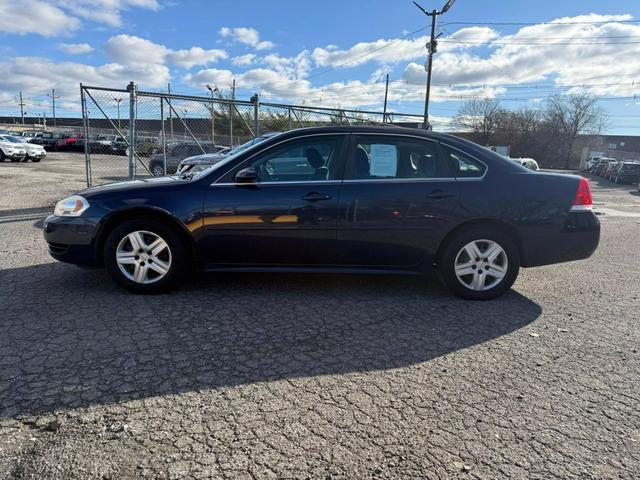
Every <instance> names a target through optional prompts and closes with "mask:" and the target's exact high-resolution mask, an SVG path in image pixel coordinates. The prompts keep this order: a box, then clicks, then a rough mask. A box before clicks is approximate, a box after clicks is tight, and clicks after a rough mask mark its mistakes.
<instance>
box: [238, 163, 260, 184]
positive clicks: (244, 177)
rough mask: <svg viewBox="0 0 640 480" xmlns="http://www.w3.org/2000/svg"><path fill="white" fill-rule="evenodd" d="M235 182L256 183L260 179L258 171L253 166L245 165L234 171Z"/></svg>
mask: <svg viewBox="0 0 640 480" xmlns="http://www.w3.org/2000/svg"><path fill="white" fill-rule="evenodd" d="M235 180H236V183H257V182H259V181H260V178H259V177H258V172H257V171H256V169H255V168H253V167H247V168H243V169H242V170H240V171H239V172H238V173H236V178H235Z"/></svg>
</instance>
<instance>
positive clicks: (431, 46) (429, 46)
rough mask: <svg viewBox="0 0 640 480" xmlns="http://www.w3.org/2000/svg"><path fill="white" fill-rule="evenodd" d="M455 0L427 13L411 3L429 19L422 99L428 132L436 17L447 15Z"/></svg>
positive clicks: (435, 45) (436, 42)
mask: <svg viewBox="0 0 640 480" xmlns="http://www.w3.org/2000/svg"><path fill="white" fill-rule="evenodd" d="M455 1H456V0H449V1H448V2H447V3H446V4H445V6H444V7H442V10H440V11H438V10H436V9H433V10H432V11H430V12H429V11H427V10H425V9H424V8H422V7H421V6H420V5H418V4H417V3H416V2H413V3H414V5H415V6H416V7H418V8H419V9H420V11H422V13H424V14H425V15H427V16H429V17H431V40H430V41H429V43H427V50H428V51H429V58H428V60H427V65H426V68H427V92H426V95H425V99H424V129H425V130H429V129H430V128H431V126H430V125H429V95H430V94H431V70H432V67H433V54H434V53H436V51H437V49H438V41H437V37H436V17H437V16H438V15H442V14H444V13H447V11H448V10H449V9H450V8H451V7H452V6H453V4H454V3H455Z"/></svg>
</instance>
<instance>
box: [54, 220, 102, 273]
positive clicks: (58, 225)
mask: <svg viewBox="0 0 640 480" xmlns="http://www.w3.org/2000/svg"><path fill="white" fill-rule="evenodd" d="M97 231H98V222H97V220H96V219H92V218H83V217H75V218H74V217H56V216H55V215H50V216H48V217H47V218H46V219H45V221H44V228H43V234H44V239H45V240H46V241H47V244H48V246H49V254H50V255H51V256H52V257H53V258H55V259H56V260H59V261H61V262H66V263H75V264H77V265H99V264H100V261H99V259H98V256H97V255H96V241H95V240H96V234H97Z"/></svg>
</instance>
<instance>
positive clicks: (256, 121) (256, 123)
mask: <svg viewBox="0 0 640 480" xmlns="http://www.w3.org/2000/svg"><path fill="white" fill-rule="evenodd" d="M252 100H253V131H254V132H255V133H254V134H253V138H256V137H257V136H259V135H260V97H259V96H258V94H257V93H256V94H255V95H254V96H253V98H252Z"/></svg>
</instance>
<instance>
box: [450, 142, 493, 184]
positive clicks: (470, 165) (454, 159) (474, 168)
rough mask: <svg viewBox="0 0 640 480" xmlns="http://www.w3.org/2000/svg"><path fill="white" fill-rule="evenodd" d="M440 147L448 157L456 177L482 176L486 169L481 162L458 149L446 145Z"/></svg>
mask: <svg viewBox="0 0 640 480" xmlns="http://www.w3.org/2000/svg"><path fill="white" fill-rule="evenodd" d="M442 148H443V149H444V151H445V152H446V155H447V156H448V157H449V160H450V163H451V165H452V167H453V170H454V175H455V176H456V178H479V177H482V176H483V175H484V173H485V171H486V170H487V167H486V166H485V165H484V164H483V163H481V162H479V161H478V160H476V159H475V158H472V157H470V156H469V155H466V154H464V153H462V152H461V151H460V150H456V149H453V148H450V147H447V146H446V145H443V146H442Z"/></svg>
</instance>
